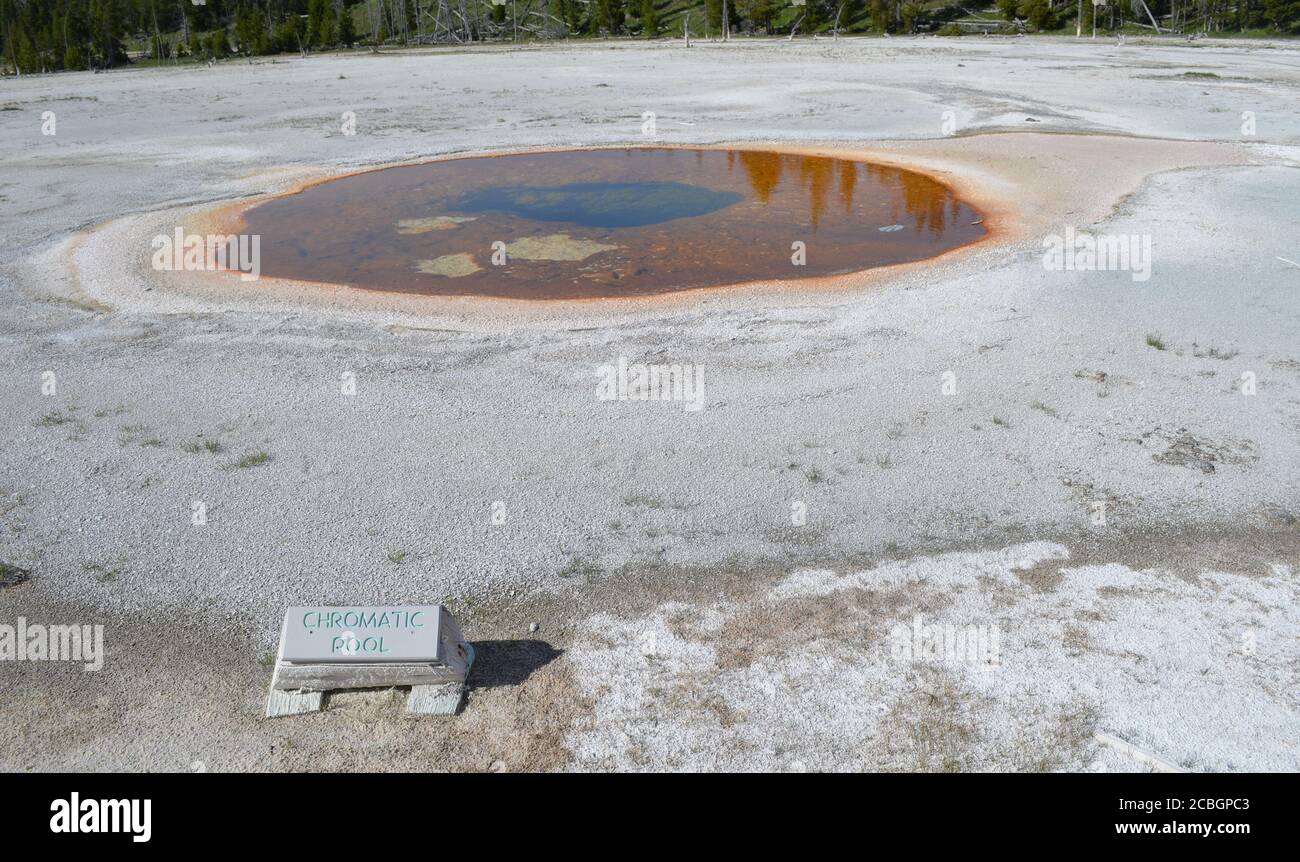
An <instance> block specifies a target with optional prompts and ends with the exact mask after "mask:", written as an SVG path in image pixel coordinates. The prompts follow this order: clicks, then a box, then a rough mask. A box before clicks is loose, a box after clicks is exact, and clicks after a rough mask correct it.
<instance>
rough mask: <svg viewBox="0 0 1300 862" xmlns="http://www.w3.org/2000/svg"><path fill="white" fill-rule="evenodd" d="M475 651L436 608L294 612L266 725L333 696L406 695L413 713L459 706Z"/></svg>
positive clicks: (447, 711) (283, 632)
mask: <svg viewBox="0 0 1300 862" xmlns="http://www.w3.org/2000/svg"><path fill="white" fill-rule="evenodd" d="M473 662H474V649H473V647H471V646H470V645H469V644H468V643H466V642H465V640H464V638H463V637H462V636H461V633H460V627H459V626H458V625H456V621H455V620H454V619H452V616H451V614H450V613H448V612H447V609H446V608H444V607H442V606H441V605H400V606H383V605H379V606H365V607H315V606H305V607H292V608H289V609H288V611H286V612H285V615H284V623H283V624H282V626H281V628H280V650H279V653H278V654H277V656H276V662H275V674H274V675H273V676H272V677H271V692H270V694H269V695H268V697H267V703H266V715H267V717H268V718H270V717H274V716H279V715H296V714H299V713H303V712H314V711H316V710H319V709H322V708H323V705H324V701H323V699H322V694H323V693H324V692H328V691H334V690H337V689H355V688H394V687H403V686H410V687H411V696H410V698H409V699H408V701H407V706H408V709H409V710H410V711H411V712H415V713H421V714H436V715H451V714H453V713H455V712H456V710H457V709H458V708H459V706H460V702H461V697H462V695H463V693H464V688H465V679H466V678H467V677H468V676H469V670H470V666H471V665H472V664H473Z"/></svg>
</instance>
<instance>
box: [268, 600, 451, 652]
mask: <svg viewBox="0 0 1300 862" xmlns="http://www.w3.org/2000/svg"><path fill="white" fill-rule="evenodd" d="M439 610H440V608H439V606H438V605H408V606H405V607H360V608H322V607H302V608H289V610H288V611H287V612H286V613H285V615H284V629H283V631H282V632H281V636H280V660H281V661H287V662H295V663H305V662H320V663H325V664H333V663H336V662H337V663H346V662H358V663H360V662H386V661H411V662H436V661H438V660H439V659H440V658H441V653H440V651H439V648H440V646H441V644H440V642H439V638H438V629H439V628H440V626H439V622H440V621H441V616H442V615H441V613H439Z"/></svg>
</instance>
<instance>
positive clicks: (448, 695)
mask: <svg viewBox="0 0 1300 862" xmlns="http://www.w3.org/2000/svg"><path fill="white" fill-rule="evenodd" d="M464 696H465V686H464V685H462V684H461V683H458V682H448V683H444V684H443V685H414V686H411V695H410V697H408V698H407V699H406V711H407V712H409V713H412V714H414V715H455V714H456V712H457V710H459V709H460V702H461V700H462V698H464Z"/></svg>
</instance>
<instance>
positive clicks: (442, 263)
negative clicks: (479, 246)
mask: <svg viewBox="0 0 1300 862" xmlns="http://www.w3.org/2000/svg"><path fill="white" fill-rule="evenodd" d="M415 268H416V269H418V270H419V271H420V272H423V273H425V274H427V275H445V276H447V277H448V278H460V277H461V276H465V275H473V274H474V273H476V272H479V271H480V270H482V269H483V267H481V266H479V265H478V262H477V261H476V260H474V255H472V254H470V253H469V252H467V251H466V252H461V253H460V254H444V255H443V256H442V257H435V258H434V259H433V260H420V261H416V263H415Z"/></svg>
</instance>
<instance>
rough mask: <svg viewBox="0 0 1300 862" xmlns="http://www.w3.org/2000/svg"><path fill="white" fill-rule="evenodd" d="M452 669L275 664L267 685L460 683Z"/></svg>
mask: <svg viewBox="0 0 1300 862" xmlns="http://www.w3.org/2000/svg"><path fill="white" fill-rule="evenodd" d="M464 680H465V675H464V673H463V672H461V671H459V670H457V669H456V668H450V667H443V666H441V665H435V664H288V663H285V662H281V663H278V664H276V666H275V676H274V678H273V679H272V680H271V687H272V688H274V689H277V690H280V691H298V690H303V691H332V690H334V689H340V688H392V687H394V686H407V685H441V684H443V683H448V682H456V683H459V682H464Z"/></svg>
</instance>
